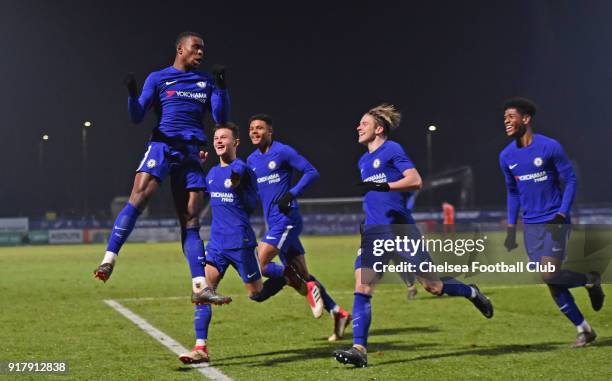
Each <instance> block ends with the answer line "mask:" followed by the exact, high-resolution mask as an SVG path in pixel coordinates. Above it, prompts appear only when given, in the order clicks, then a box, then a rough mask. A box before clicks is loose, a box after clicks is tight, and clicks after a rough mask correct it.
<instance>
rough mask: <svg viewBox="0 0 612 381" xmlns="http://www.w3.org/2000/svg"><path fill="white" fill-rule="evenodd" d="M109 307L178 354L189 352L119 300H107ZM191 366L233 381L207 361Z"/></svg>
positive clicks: (214, 377) (217, 380)
mask: <svg viewBox="0 0 612 381" xmlns="http://www.w3.org/2000/svg"><path fill="white" fill-rule="evenodd" d="M104 303H106V304H107V305H108V306H109V307H111V308H112V309H114V310H115V311H117V312H119V313H120V314H121V315H123V316H124V317H125V318H127V319H128V320H130V321H131V322H132V323H134V324H136V325H137V326H138V328H140V329H142V330H143V331H144V332H145V333H147V334H148V335H149V336H151V337H153V338H154V339H155V340H157V341H158V342H159V343H160V344H161V345H163V346H164V347H166V348H168V349H169V350H170V351H172V352H174V353H175V354H176V355H177V356H179V355H181V354H182V353H185V352H189V350H188V349H187V348H185V347H184V346H182V345H181V344H180V343H179V342H178V341H176V340H174V339H173V338H171V337H170V336H168V335H166V334H165V333H163V332H162V331H160V330H159V329H157V328H155V327H154V326H152V325H151V324H150V323H149V322H148V321H146V320H145V319H143V318H141V317H140V316H138V315H136V314H135V313H134V312H132V311H131V310H130V309H128V308H126V307H124V306H123V305H122V304H121V303H119V302H117V301H116V300H113V299H108V300H105V301H104ZM191 367H193V368H195V369H197V370H198V371H199V372H200V373H202V374H203V375H204V376H206V377H207V378H209V379H211V380H215V381H233V380H232V379H231V378H229V377H228V376H226V375H225V374H223V373H222V372H221V371H220V370H219V369H217V368H215V367H212V366H210V365H209V364H207V363H204V364H192V365H191Z"/></svg>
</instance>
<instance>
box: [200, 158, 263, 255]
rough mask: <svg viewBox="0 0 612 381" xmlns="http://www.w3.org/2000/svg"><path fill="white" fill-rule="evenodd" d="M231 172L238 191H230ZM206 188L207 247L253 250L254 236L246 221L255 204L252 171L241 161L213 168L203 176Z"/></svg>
mask: <svg viewBox="0 0 612 381" xmlns="http://www.w3.org/2000/svg"><path fill="white" fill-rule="evenodd" d="M232 172H234V173H236V174H238V176H240V184H238V186H237V187H232V180H231V176H232ZM206 187H207V192H208V193H209V194H210V206H211V209H212V225H211V228H210V240H209V242H208V245H210V246H211V247H214V248H216V249H238V248H243V247H252V246H255V245H256V241H255V233H254V232H253V228H252V227H251V223H250V221H249V216H250V214H251V213H252V212H253V209H254V208H255V204H256V202H257V193H256V190H255V175H254V174H253V171H251V170H250V169H249V168H248V167H247V166H246V165H245V164H244V162H243V161H242V160H240V159H236V160H234V161H233V162H232V163H231V164H230V165H227V166H225V167H222V166H221V165H216V166H215V167H213V168H212V169H211V170H210V172H208V175H207V176H206Z"/></svg>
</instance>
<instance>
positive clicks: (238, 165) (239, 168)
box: [230, 160, 246, 177]
mask: <svg viewBox="0 0 612 381" xmlns="http://www.w3.org/2000/svg"><path fill="white" fill-rule="evenodd" d="M230 165H231V168H232V172H234V173H236V174H237V175H238V176H240V177H242V176H244V172H245V171H246V165H245V164H244V162H243V161H242V160H234V162H232V164H230Z"/></svg>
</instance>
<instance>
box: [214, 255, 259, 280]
mask: <svg viewBox="0 0 612 381" xmlns="http://www.w3.org/2000/svg"><path fill="white" fill-rule="evenodd" d="M206 264H207V265H211V266H214V267H215V268H216V269H217V270H218V271H219V274H221V278H223V275H225V270H227V268H228V267H229V265H232V266H233V267H234V268H235V269H236V271H238V274H240V278H242V281H243V282H244V283H251V282H255V281H256V280H258V279H260V278H261V270H260V269H259V261H258V260H257V252H256V251H255V247H245V248H242V249H225V250H217V249H215V248H211V247H207V248H206Z"/></svg>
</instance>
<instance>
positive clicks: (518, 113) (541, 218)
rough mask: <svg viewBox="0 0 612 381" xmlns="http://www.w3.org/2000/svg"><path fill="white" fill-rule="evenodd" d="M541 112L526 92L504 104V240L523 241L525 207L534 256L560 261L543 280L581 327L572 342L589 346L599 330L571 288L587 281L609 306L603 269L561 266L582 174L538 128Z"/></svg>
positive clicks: (595, 297)
mask: <svg viewBox="0 0 612 381" xmlns="http://www.w3.org/2000/svg"><path fill="white" fill-rule="evenodd" d="M535 114H536V107H535V105H534V104H533V102H531V101H530V100H528V99H525V98H513V99H509V100H507V101H506V103H505V105H504V126H505V127H506V135H507V136H508V137H511V138H512V139H513V141H512V142H511V143H510V144H508V146H506V148H504V150H503V151H502V152H501V153H500V155H499V165H500V167H501V170H502V172H503V174H504V177H505V180H506V188H507V193H508V230H507V235H506V240H505V242H504V246H505V247H506V249H508V251H511V250H513V249H514V248H516V247H517V246H518V245H517V243H516V223H517V219H518V214H519V209H521V208H522V209H523V215H522V217H523V222H524V226H525V231H524V238H525V249H526V250H527V255H528V256H529V260H530V262H538V263H541V264H552V265H553V266H554V268H555V270H556V271H554V272H547V273H546V272H545V273H542V280H543V281H544V282H545V283H546V284H547V285H548V288H549V290H550V294H551V296H552V298H553V299H554V301H555V303H556V304H557V305H558V306H559V309H560V310H561V312H562V313H563V314H564V315H565V316H566V317H567V318H568V319H569V320H570V321H571V322H572V323H573V324H574V325H575V326H576V329H577V330H578V335H577V336H576V340H575V342H574V343H573V344H572V347H574V348H578V347H584V346H585V345H587V344H588V343H590V342H592V341H593V340H595V338H596V337H597V334H596V333H595V330H593V328H592V327H591V326H590V325H589V323H587V321H586V320H585V319H584V316H582V313H581V312H580V310H579V309H578V306H577V305H576V303H575V302H574V298H573V296H572V294H571V292H570V291H569V289H570V288H573V287H586V289H587V291H588V293H589V297H590V299H591V305H592V307H593V309H594V310H595V311H599V310H600V309H601V307H602V306H603V302H604V293H603V290H602V288H601V279H600V276H599V274H597V273H589V274H581V273H577V272H573V271H570V270H566V269H562V268H561V267H562V265H563V261H564V259H565V257H566V255H567V250H566V247H567V242H568V240H569V233H570V223H571V220H570V214H569V213H570V209H571V207H572V202H573V201H574V195H575V193H576V176H575V175H574V170H573V168H572V164H571V162H570V161H569V159H568V158H567V156H566V154H565V152H564V151H563V148H562V147H561V144H559V142H557V141H556V140H554V139H551V138H549V137H546V136H544V135H540V134H534V133H533V131H532V129H531V121H532V119H533V117H534V116H535ZM561 183H563V185H564V189H563V190H561V186H560V185H561Z"/></svg>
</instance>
